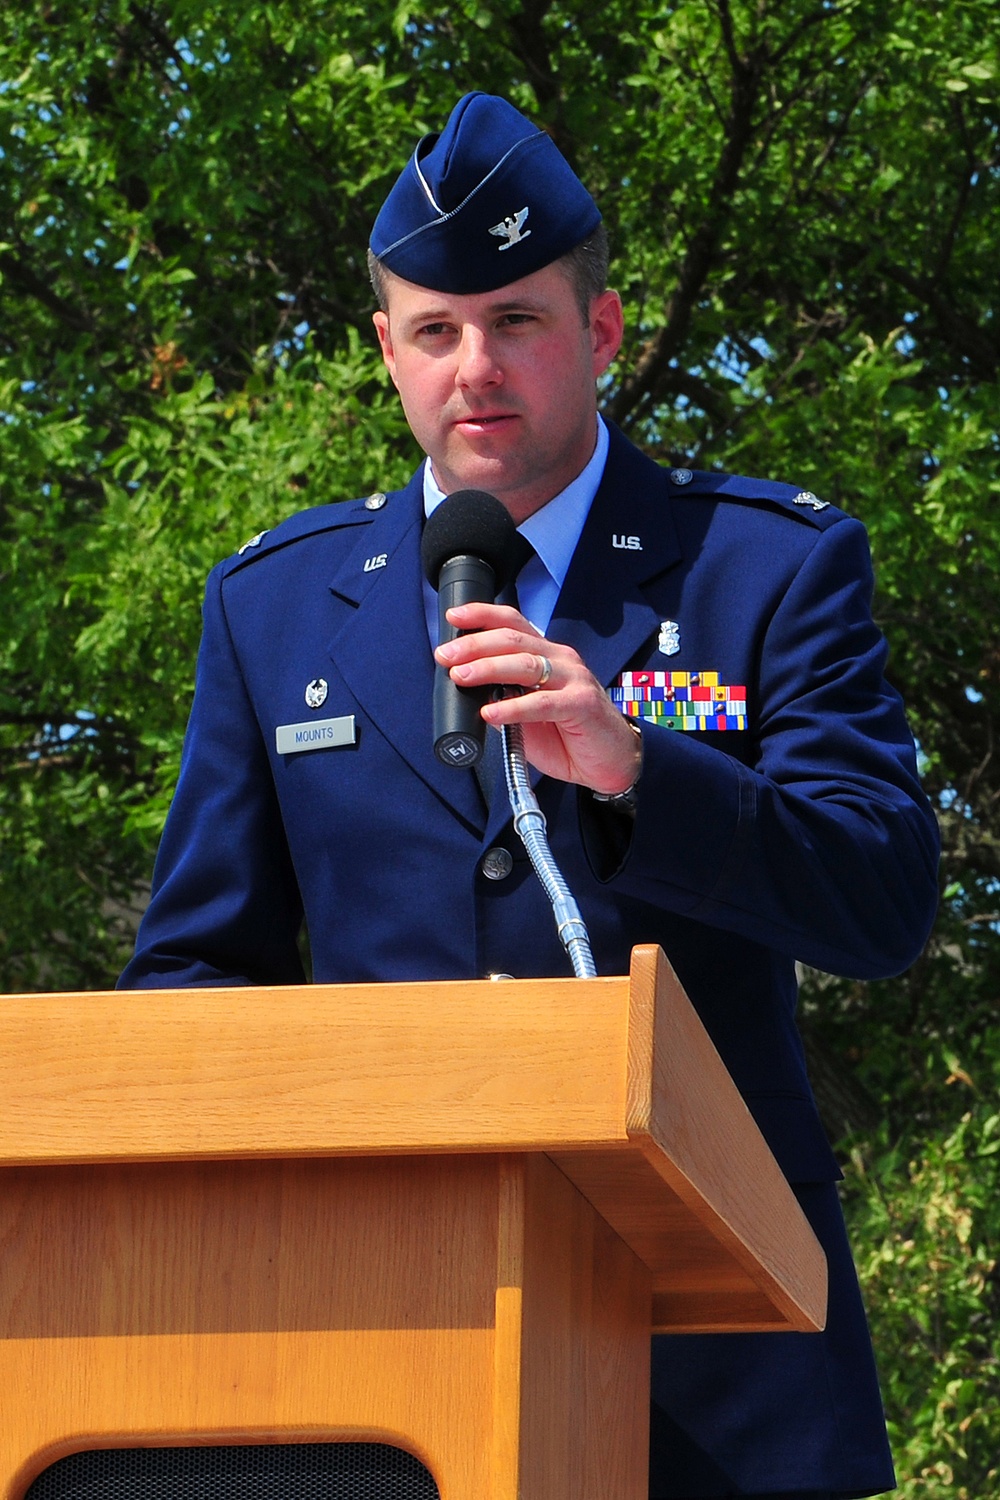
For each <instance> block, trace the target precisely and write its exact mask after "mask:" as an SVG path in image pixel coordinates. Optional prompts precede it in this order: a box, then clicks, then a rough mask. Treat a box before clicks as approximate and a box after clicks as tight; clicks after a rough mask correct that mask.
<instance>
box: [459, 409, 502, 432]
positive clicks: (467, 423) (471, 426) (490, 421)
mask: <svg viewBox="0 0 1000 1500" xmlns="http://www.w3.org/2000/svg"><path fill="white" fill-rule="evenodd" d="M515 420H516V418H515V414H514V413H513V412H506V411H502V412H491V413H483V414H482V415H476V414H474V413H470V414H469V415H468V416H465V417H458V418H457V419H456V422H455V426H456V427H461V428H464V429H467V430H473V431H477V430H481V431H483V432H488V431H489V430H490V428H495V427H500V426H502V425H503V424H504V423H506V422H513V421H515Z"/></svg>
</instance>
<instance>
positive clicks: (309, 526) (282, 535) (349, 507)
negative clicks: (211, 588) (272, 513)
mask: <svg viewBox="0 0 1000 1500" xmlns="http://www.w3.org/2000/svg"><path fill="white" fill-rule="evenodd" d="M387 500H388V497H387V496H386V495H385V494H384V493H383V491H382V490H375V491H374V492H373V493H372V494H371V495H367V496H366V497H365V498H364V499H363V500H340V501H336V502H335V503H334V504H332V505H314V506H312V507H311V508H310V509H309V510H300V511H297V512H296V514H295V515H294V516H289V517H288V519H287V520H285V521H281V522H279V524H278V525H277V526H275V527H272V528H271V529H270V530H267V531H258V533H257V535H256V536H252V537H251V538H250V540H249V541H247V542H244V543H243V545H242V547H240V548H239V549H238V550H237V551H236V552H234V553H233V554H232V556H231V557H227V558H226V560H225V562H224V563H223V564H222V566H223V569H224V571H225V573H226V574H227V575H228V574H230V573H235V572H236V571H237V570H238V569H239V568H243V567H246V566H247V565H248V564H249V563H252V562H256V561H257V559H258V558H260V557H266V556H267V555H268V553H271V552H275V551H277V549H278V548H279V547H287V546H288V545H289V543H291V542H299V541H302V540H303V539H304V538H305V537H310V536H318V535H319V534H320V533H321V532H324V531H339V530H340V529H341V528H343V527H345V526H359V525H365V524H366V523H368V522H370V521H373V520H374V519H375V515H374V513H375V512H376V511H380V510H382V509H383V507H384V506H385V505H386V503H387Z"/></svg>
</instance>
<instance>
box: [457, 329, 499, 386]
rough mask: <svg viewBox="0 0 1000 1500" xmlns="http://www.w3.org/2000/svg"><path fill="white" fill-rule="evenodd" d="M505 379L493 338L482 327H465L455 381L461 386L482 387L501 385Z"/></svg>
mask: <svg viewBox="0 0 1000 1500" xmlns="http://www.w3.org/2000/svg"><path fill="white" fill-rule="evenodd" d="M502 379H503V372H502V371H501V369H500V367H499V364H498V361H497V359H496V355H495V353H494V351H493V347H492V340H491V339H490V338H489V337H488V336H487V335H486V334H485V333H484V332H483V330H482V329H481V328H464V329H463V330H462V342H461V344H460V345H459V350H458V368H457V370H456V372H455V381H456V384H457V385H459V386H466V387H469V388H471V389H482V388H483V387H484V386H491V385H499V384H500V382H501V381H502Z"/></svg>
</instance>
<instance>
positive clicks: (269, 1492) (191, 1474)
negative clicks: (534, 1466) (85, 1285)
mask: <svg viewBox="0 0 1000 1500" xmlns="http://www.w3.org/2000/svg"><path fill="white" fill-rule="evenodd" d="M25 1500H439V1496H438V1488H437V1485H436V1484H435V1482H434V1480H433V1478H432V1477H431V1475H430V1473H429V1472H428V1470H427V1469H425V1468H424V1466H423V1464H422V1463H421V1462H420V1460H419V1459H417V1458H414V1457H413V1455H412V1453H406V1452H404V1451H403V1449H402V1448H394V1447H392V1446H391V1445H389V1444H388V1443H275V1444H267V1445H264V1444H260V1445H258V1444H248V1445H245V1446H240V1447H227V1448H102V1449H95V1450H91V1451H88V1452H85V1453H71V1454H70V1455H69V1457H67V1458H61V1459H59V1460H58V1461H57V1462H56V1463H54V1464H52V1465H51V1466H50V1467H49V1468H47V1469H45V1470H44V1471H43V1472H42V1473H41V1474H39V1475H38V1477H37V1479H35V1481H34V1483H33V1484H32V1485H31V1486H30V1488H29V1489H28V1491H27V1493H26V1495H25Z"/></svg>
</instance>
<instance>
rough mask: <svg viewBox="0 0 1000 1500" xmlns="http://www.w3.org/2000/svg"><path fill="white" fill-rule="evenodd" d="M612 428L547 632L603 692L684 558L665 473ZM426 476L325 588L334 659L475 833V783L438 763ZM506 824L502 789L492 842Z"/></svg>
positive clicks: (479, 822)
mask: <svg viewBox="0 0 1000 1500" xmlns="http://www.w3.org/2000/svg"><path fill="white" fill-rule="evenodd" d="M609 427H610V437H611V441H610V447H609V451H608V462H607V465H606V467H605V471H604V477H603V479H602V480H601V484H600V487H599V489H598V491H597V494H596V495H595V497H594V502H593V505H592V506H591V508H590V514H589V516H588V517H587V521H586V524H585V526H584V528H583V533H582V535H581V537H580V541H579V544H578V546H577V549H576V552H575V553H574V556H573V561H572V563H571V564H570V569H569V572H568V574H567V576H566V581H565V583H564V585H563V588H562V592H561V593H560V595H559V600H558V602H557V604H556V609H555V613H554V614H553V617H552V622H551V624H550V626H549V632H548V633H549V636H550V637H551V639H553V640H558V641H562V642H564V643H565V644H567V645H570V646H573V647H574V648H575V649H576V650H577V651H578V652H579V654H580V656H581V657H582V658H583V660H584V661H585V662H586V663H587V665H588V666H589V667H590V670H591V671H592V672H593V673H594V675H595V676H596V677H597V678H598V679H599V681H600V682H601V683H602V684H603V686H605V687H609V686H610V685H611V683H612V682H613V681H614V679H615V677H616V676H617V674H618V673H619V672H620V671H622V670H623V668H624V667H625V666H626V665H627V663H628V662H629V661H630V660H631V659H632V658H633V657H634V656H635V655H636V653H637V652H638V651H639V650H640V648H641V647H642V646H643V645H644V644H645V642H646V641H648V640H649V638H650V636H652V635H654V634H655V632H656V630H657V629H658V626H659V614H658V611H657V610H656V608H655V607H654V605H653V603H652V602H651V601H650V599H649V597H648V589H649V587H650V585H652V584H653V583H654V581H655V580H657V579H658V578H659V577H660V576H661V575H662V574H663V573H665V572H666V571H667V570H668V569H669V568H671V567H673V566H674V565H675V563H677V562H678V561H679V559H680V558H681V556H682V549H681V545H680V541H679V538H678V535H677V528H676V525H675V523H674V518H673V512H672V507H671V503H670V496H669V481H668V478H667V474H666V472H665V471H664V470H663V469H661V468H660V466H659V465H658V464H655V463H653V462H652V461H651V460H650V459H648V458H646V457H645V456H644V455H643V454H641V453H640V452H639V450H638V449H637V448H635V447H634V446H633V445H632V444H631V443H630V442H629V441H628V439H627V438H625V437H623V435H622V434H621V433H620V432H619V431H618V429H617V428H615V427H613V426H610V424H609ZM421 476H422V467H421V468H420V469H418V470H417V472H416V474H415V475H414V476H413V478H412V479H411V480H410V482H409V484H408V485H407V486H406V488H405V489H403V490H397V491H394V492H393V493H392V494H390V495H389V497H388V500H387V503H386V505H385V507H384V508H383V509H382V510H380V511H375V512H373V513H372V515H373V519H372V522H371V524H370V525H368V526H365V527H363V528H360V529H359V536H358V540H357V542H356V543H355V545H354V547H353V548H352V549H351V550H350V551H349V552H348V554H347V556H346V557H345V559H344V561H343V563H342V564H341V566H340V568H339V569H338V570H337V573H336V575H335V577H334V579H333V581H332V582H331V584H330V588H331V591H332V592H333V594H334V595H335V596H336V597H337V598H338V599H339V600H340V601H341V623H340V626H339V629H338V631H337V634H336V636H335V637H334V639H333V641H332V642H331V645H330V654H331V656H332V657H333V658H334V660H335V661H336V663H337V666H338V668H339V670H340V672H341V675H342V676H343V678H344V680H345V682H346V683H347V685H348V687H349V688H350V689H351V692H352V693H353V694H354V696H355V698H356V699H357V700H358V703H359V704H360V705H361V706H362V707H363V708H364V711H365V713H366V714H367V715H368V716H369V717H370V719H371V720H372V722H373V723H374V725H375V726H376V728H377V729H378V731H379V732H380V733H381V734H383V735H384V736H385V738H386V740H388V742H389V743H390V744H391V745H392V746H393V747H394V748H395V750H396V751H397V752H398V753H399V754H400V755H401V756H402V757H403V759H404V760H405V761H406V762H407V763H408V765H409V766H410V767H411V769H412V770H413V771H414V772H415V773H416V774H417V775H418V776H419V777H420V778H421V779H422V780H423V781H424V782H425V783H426V784H427V785H428V786H429V787H431V788H432V790H433V791H434V792H435V793H436V794H437V795H438V796H439V797H440V798H441V800H442V802H444V803H446V804H447V805H448V806H449V807H451V808H452V809H453V810H454V811H455V812H456V813H457V814H458V815H459V816H460V817H461V818H462V819H463V820H464V821H465V822H466V823H467V824H468V825H469V826H470V828H473V829H475V830H476V832H477V833H480V832H481V831H482V829H483V826H484V823H485V822H486V816H485V811H484V808H483V803H482V798H481V796H480V793H479V789H478V786H477V784H476V779H475V777H474V776H473V775H472V774H471V773H470V772H460V771H456V770H454V769H453V768H452V767H449V766H445V765H442V764H441V762H440V761H438V760H437V758H436V756H435V755H434V748H433V717H432V706H431V705H432V692H433V682H434V660H433V657H432V655H431V649H430V642H429V641H428V639H427V625H426V619H425V616H424V604H423V592H422V584H421V567H420V535H421V529H422V525H423V491H422V478H421ZM532 780H533V781H537V780H538V776H537V773H534V774H533V776H532ZM508 818H509V812H508V811H507V810H506V793H505V791H504V789H503V787H502V784H498V786H497V789H496V793H495V795H494V797H493V801H492V811H491V813H490V816H489V820H488V823H489V826H488V828H487V836H488V837H489V836H491V835H493V834H494V833H495V832H496V831H498V830H499V828H500V827H502V826H503V824H504V823H505V822H506V821H507V820H508Z"/></svg>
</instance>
